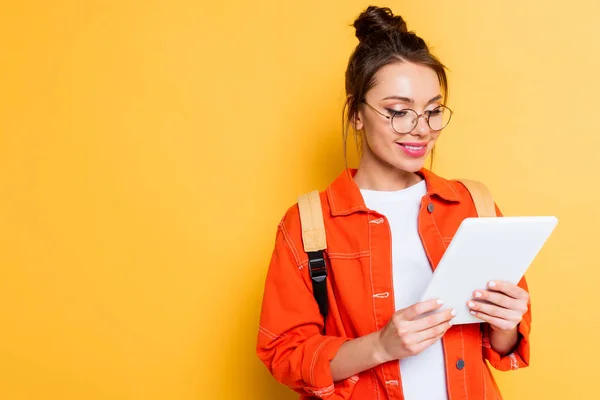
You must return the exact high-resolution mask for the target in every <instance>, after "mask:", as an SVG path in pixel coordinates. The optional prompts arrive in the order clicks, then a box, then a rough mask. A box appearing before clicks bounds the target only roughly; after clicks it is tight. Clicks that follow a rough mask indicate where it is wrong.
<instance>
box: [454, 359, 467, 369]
mask: <svg viewBox="0 0 600 400" xmlns="http://www.w3.org/2000/svg"><path fill="white" fill-rule="evenodd" d="M464 367H465V361H464V360H458V361H457V362H456V368H457V369H463V368H464Z"/></svg>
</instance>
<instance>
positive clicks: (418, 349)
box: [415, 331, 446, 354]
mask: <svg viewBox="0 0 600 400" xmlns="http://www.w3.org/2000/svg"><path fill="white" fill-rule="evenodd" d="M445 333H446V331H444V332H443V333H441V334H439V335H437V336H435V337H432V338H429V339H427V340H424V341H422V342H420V343H418V344H417V345H416V346H415V353H416V354H418V353H420V352H422V351H423V350H425V349H426V348H428V347H429V346H431V345H432V344H434V343H435V342H437V341H438V340H440V339H441V338H442V337H443V336H444V334H445Z"/></svg>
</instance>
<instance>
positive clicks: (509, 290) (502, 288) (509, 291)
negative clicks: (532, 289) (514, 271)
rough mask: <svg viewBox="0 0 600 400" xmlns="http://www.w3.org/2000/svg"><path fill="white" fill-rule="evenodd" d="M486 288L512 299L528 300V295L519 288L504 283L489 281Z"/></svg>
mask: <svg viewBox="0 0 600 400" xmlns="http://www.w3.org/2000/svg"><path fill="white" fill-rule="evenodd" d="M488 288H489V289H490V290H493V291H496V292H502V293H504V294H505V295H507V296H510V297H512V298H513V299H520V300H529V293H527V291H526V290H525V289H523V288H522V287H520V286H517V285H513V284H512V283H510V282H506V281H490V282H489V283H488Z"/></svg>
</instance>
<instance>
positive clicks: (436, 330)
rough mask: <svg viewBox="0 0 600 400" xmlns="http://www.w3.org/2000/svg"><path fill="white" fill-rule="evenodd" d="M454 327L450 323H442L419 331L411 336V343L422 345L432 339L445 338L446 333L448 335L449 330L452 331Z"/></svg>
mask: <svg viewBox="0 0 600 400" xmlns="http://www.w3.org/2000/svg"><path fill="white" fill-rule="evenodd" d="M451 326H452V325H451V324H450V323H448V321H445V322H442V323H441V324H439V325H435V326H432V327H431V328H428V329H425V330H422V331H419V332H414V333H413V334H412V335H411V336H412V337H411V339H410V341H411V342H412V343H415V344H418V343H422V342H426V341H428V340H430V339H433V338H436V337H438V336H440V335H441V336H443V335H444V333H446V331H447V330H448V329H450V327H451Z"/></svg>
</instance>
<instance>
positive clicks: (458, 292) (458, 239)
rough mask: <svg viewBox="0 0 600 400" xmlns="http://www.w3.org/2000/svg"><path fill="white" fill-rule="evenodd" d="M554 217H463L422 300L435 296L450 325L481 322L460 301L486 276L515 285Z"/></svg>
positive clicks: (483, 282) (480, 286)
mask: <svg viewBox="0 0 600 400" xmlns="http://www.w3.org/2000/svg"><path fill="white" fill-rule="evenodd" d="M557 223H558V220H557V218H556V217H546V216H543V217H538V216H535V217H492V218H467V219H465V220H464V221H463V222H462V224H461V225H460V227H459V228H458V230H457V232H456V235H455V236H454V238H453V239H452V242H451V243H450V245H449V246H448V248H447V249H446V252H445V253H444V255H443V257H442V259H441V261H440V263H439V265H438V266H437V268H436V270H435V272H434V273H433V277H432V279H431V282H430V284H429V286H428V287H427V289H426V290H425V293H423V296H422V300H427V299H431V298H441V299H442V300H443V301H444V306H443V309H447V308H455V309H456V311H457V315H456V317H455V318H454V319H453V320H452V323H453V324H455V325H456V324H466V323H476V322H482V321H481V320H480V319H477V318H475V317H474V316H472V315H471V314H470V313H469V309H468V307H467V305H466V303H467V301H469V300H470V299H471V298H472V294H473V291H474V290H476V289H485V288H486V285H487V282H489V281H490V280H504V281H509V282H512V283H514V284H517V283H518V282H519V280H520V279H521V278H522V277H523V275H524V274H525V271H526V270H527V268H528V267H529V266H530V264H531V263H532V261H533V260H534V258H535V257H536V255H537V254H538V252H539V251H540V249H541V248H542V246H543V245H544V243H545V242H546V240H547V239H548V237H549V236H550V234H551V233H552V231H553V230H554V228H555V226H556V224H557Z"/></svg>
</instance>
